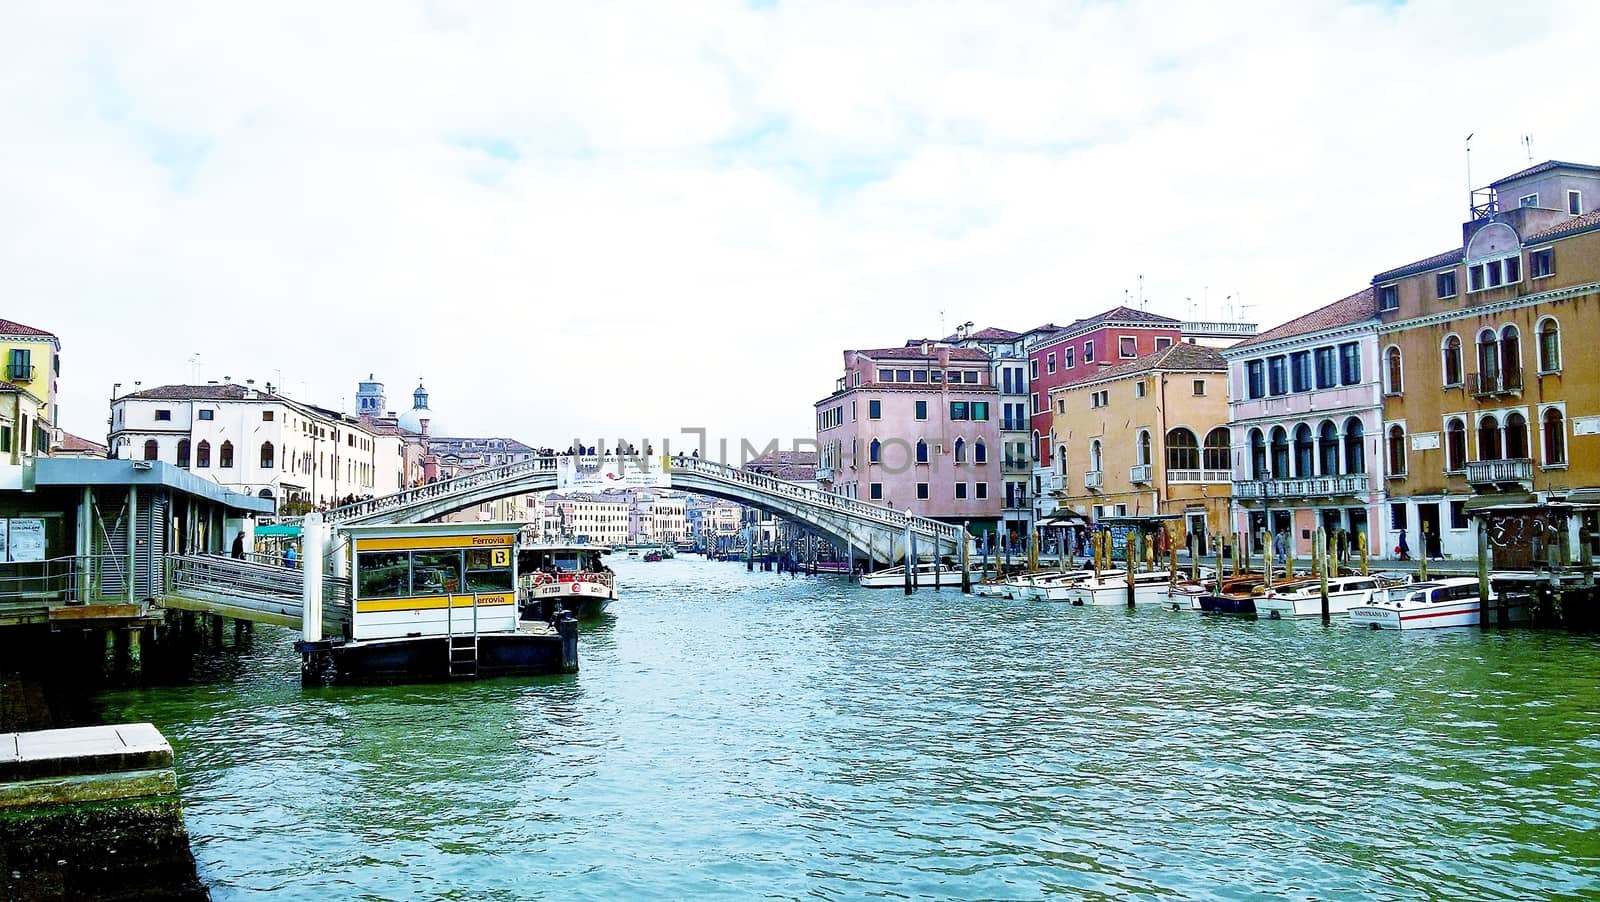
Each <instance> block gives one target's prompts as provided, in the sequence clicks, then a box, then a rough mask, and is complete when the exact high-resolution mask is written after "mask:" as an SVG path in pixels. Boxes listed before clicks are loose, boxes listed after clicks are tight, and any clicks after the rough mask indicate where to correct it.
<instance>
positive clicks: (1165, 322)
mask: <svg viewBox="0 0 1600 902" xmlns="http://www.w3.org/2000/svg"><path fill="white" fill-rule="evenodd" d="M1106 323H1139V324H1149V325H1153V326H1172V327H1173V328H1177V327H1179V326H1182V325H1183V322H1182V321H1181V320H1175V319H1173V318H1172V317H1170V316H1162V315H1161V314H1159V313H1151V312H1150V311H1148V310H1135V309H1134V308H1132V307H1113V308H1111V309H1110V310H1107V311H1105V312H1103V313H1096V314H1095V315H1094V316H1090V317H1085V318H1084V319H1080V320H1075V321H1073V322H1071V323H1068V324H1067V325H1065V326H1052V327H1051V328H1052V330H1053V332H1054V333H1055V334H1058V335H1061V336H1064V337H1065V336H1075V335H1078V334H1080V333H1083V332H1086V331H1088V330H1090V329H1094V328H1097V327H1099V326H1103V325H1105V324H1106ZM1044 328H1045V327H1044V326H1041V327H1039V329H1035V330H1034V331H1035V332H1039V331H1041V330H1043V329H1044ZM1054 340H1055V339H1054V336H1053V335H1052V336H1051V337H1048V338H1046V339H1044V340H1043V341H1042V342H1040V344H1048V343H1050V342H1051V341H1054Z"/></svg>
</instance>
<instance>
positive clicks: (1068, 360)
mask: <svg viewBox="0 0 1600 902" xmlns="http://www.w3.org/2000/svg"><path fill="white" fill-rule="evenodd" d="M1075 350H1076V348H1062V349H1061V365H1062V366H1064V367H1066V368H1067V369H1069V370H1070V369H1072V352H1073V351H1075Z"/></svg>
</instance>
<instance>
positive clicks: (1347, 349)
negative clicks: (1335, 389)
mask: <svg viewBox="0 0 1600 902" xmlns="http://www.w3.org/2000/svg"><path fill="white" fill-rule="evenodd" d="M1339 381H1340V382H1341V383H1343V384H1344V385H1356V384H1357V383H1359V382H1360V381H1361V346H1360V345H1358V344H1356V343H1355V342H1353V341H1352V342H1349V343H1346V344H1342V345H1340V346H1339Z"/></svg>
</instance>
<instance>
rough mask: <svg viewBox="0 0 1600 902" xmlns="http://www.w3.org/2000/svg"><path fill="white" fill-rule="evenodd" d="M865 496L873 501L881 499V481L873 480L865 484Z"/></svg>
mask: <svg viewBox="0 0 1600 902" xmlns="http://www.w3.org/2000/svg"><path fill="white" fill-rule="evenodd" d="M867 497H868V498H870V499H872V500H873V501H882V500H883V483H881V482H873V483H869V484H868V485H867Z"/></svg>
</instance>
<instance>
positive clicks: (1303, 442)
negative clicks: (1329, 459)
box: [1294, 423, 1317, 479]
mask: <svg viewBox="0 0 1600 902" xmlns="http://www.w3.org/2000/svg"><path fill="white" fill-rule="evenodd" d="M1294 475H1295V476H1297V477H1299V478H1301V479H1305V478H1306V477H1307V476H1315V475H1317V473H1316V453H1315V451H1314V449H1313V448H1312V445H1311V427H1310V426H1307V425H1306V424H1304V423H1301V424H1300V425H1298V426H1296V427H1294Z"/></svg>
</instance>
